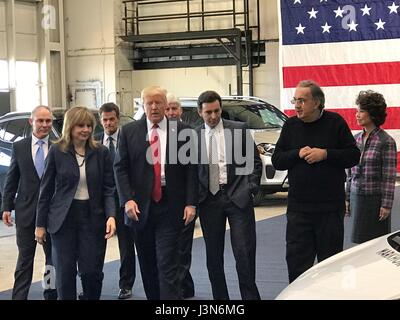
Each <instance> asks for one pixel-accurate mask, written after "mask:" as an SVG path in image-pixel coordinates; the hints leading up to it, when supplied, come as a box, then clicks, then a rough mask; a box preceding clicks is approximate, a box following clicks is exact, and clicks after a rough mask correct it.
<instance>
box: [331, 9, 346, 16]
mask: <svg viewBox="0 0 400 320" xmlns="http://www.w3.org/2000/svg"><path fill="white" fill-rule="evenodd" d="M333 12H335V13H336V16H335V18H337V17H341V18H343V12H344V10H342V9H341V8H340V7H338V8H337V10H333Z"/></svg>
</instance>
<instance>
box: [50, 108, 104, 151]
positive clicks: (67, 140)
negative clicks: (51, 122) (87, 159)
mask: <svg viewBox="0 0 400 320" xmlns="http://www.w3.org/2000/svg"><path fill="white" fill-rule="evenodd" d="M81 124H87V125H90V126H92V128H93V131H92V134H91V135H90V137H89V139H88V141H87V143H88V144H89V147H90V148H91V149H95V148H98V147H99V143H98V142H96V141H95V140H94V138H93V132H94V129H95V127H96V118H95V117H94V115H93V113H92V112H90V111H89V109H88V108H86V107H81V106H77V107H73V108H71V109H69V110H68V111H67V112H66V113H65V115H64V124H63V128H62V135H61V138H60V139H59V140H58V141H57V142H56V143H57V144H58V145H59V147H60V150H61V151H62V152H67V150H68V148H69V147H70V145H71V144H72V136H71V134H72V129H73V128H74V127H75V126H78V125H81Z"/></svg>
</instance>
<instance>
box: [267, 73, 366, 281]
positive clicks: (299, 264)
mask: <svg viewBox="0 0 400 320" xmlns="http://www.w3.org/2000/svg"><path fill="white" fill-rule="evenodd" d="M291 102H292V104H293V105H294V107H295V111H296V116H294V117H291V118H289V119H288V120H287V121H286V123H285V125H284V126H283V128H282V132H281V135H280V137H279V140H278V142H277V144H276V148H275V152H274V154H273V156H272V164H273V165H274V167H275V168H276V169H277V170H288V174H289V182H290V187H289V196H288V206H287V225H286V262H287V265H288V273H289V282H292V281H294V280H295V279H296V278H297V277H298V276H299V275H301V274H302V273H303V272H304V271H306V270H307V269H309V268H310V267H312V265H313V264H314V260H315V257H317V259H318V262H320V261H322V260H324V259H326V258H328V257H330V256H332V255H334V254H336V253H338V252H340V251H342V250H343V235H344V225H343V218H344V213H345V192H344V182H345V178H346V174H345V169H346V168H351V167H353V166H354V165H356V164H357V163H358V162H359V159H360V150H359V149H358V148H357V145H356V142H355V140H354V138H353V135H352V133H351V131H350V129H349V127H348V125H347V124H346V122H345V121H344V119H343V118H342V117H341V116H340V115H339V114H337V113H335V112H329V111H325V110H324V106H325V95H324V93H323V91H322V89H321V88H320V87H319V85H318V84H317V83H315V82H314V81H311V80H304V81H300V82H299V84H298V85H297V87H296V91H295V96H294V97H293V100H292V101H291Z"/></svg>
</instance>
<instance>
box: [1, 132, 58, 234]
mask: <svg viewBox="0 0 400 320" xmlns="http://www.w3.org/2000/svg"><path fill="white" fill-rule="evenodd" d="M49 145H50V141H49ZM39 187H40V178H39V176H38V174H37V172H36V168H35V165H34V163H33V159H32V137H28V138H25V139H22V140H20V141H17V142H14V143H13V146H12V156H11V163H10V167H9V168H8V171H7V176H6V181H5V184H4V191H3V202H2V211H11V210H14V209H15V223H16V225H17V226H18V227H21V228H26V227H28V226H30V225H32V224H34V223H35V217H36V205H37V201H38V197H39ZM15 195H17V198H15Z"/></svg>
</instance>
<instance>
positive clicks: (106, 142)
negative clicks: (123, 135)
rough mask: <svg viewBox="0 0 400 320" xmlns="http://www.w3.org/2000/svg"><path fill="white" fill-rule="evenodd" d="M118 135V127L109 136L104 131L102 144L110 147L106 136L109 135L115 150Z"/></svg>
mask: <svg viewBox="0 0 400 320" xmlns="http://www.w3.org/2000/svg"><path fill="white" fill-rule="evenodd" d="M118 135H119V128H118V129H117V131H115V132H114V133H113V134H112V135H111V136H109V135H108V134H107V133H105V132H104V138H103V145H105V146H106V147H107V148H108V149H110V140H108V137H111V138H112V139H113V143H114V147H115V150H117V146H118Z"/></svg>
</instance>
